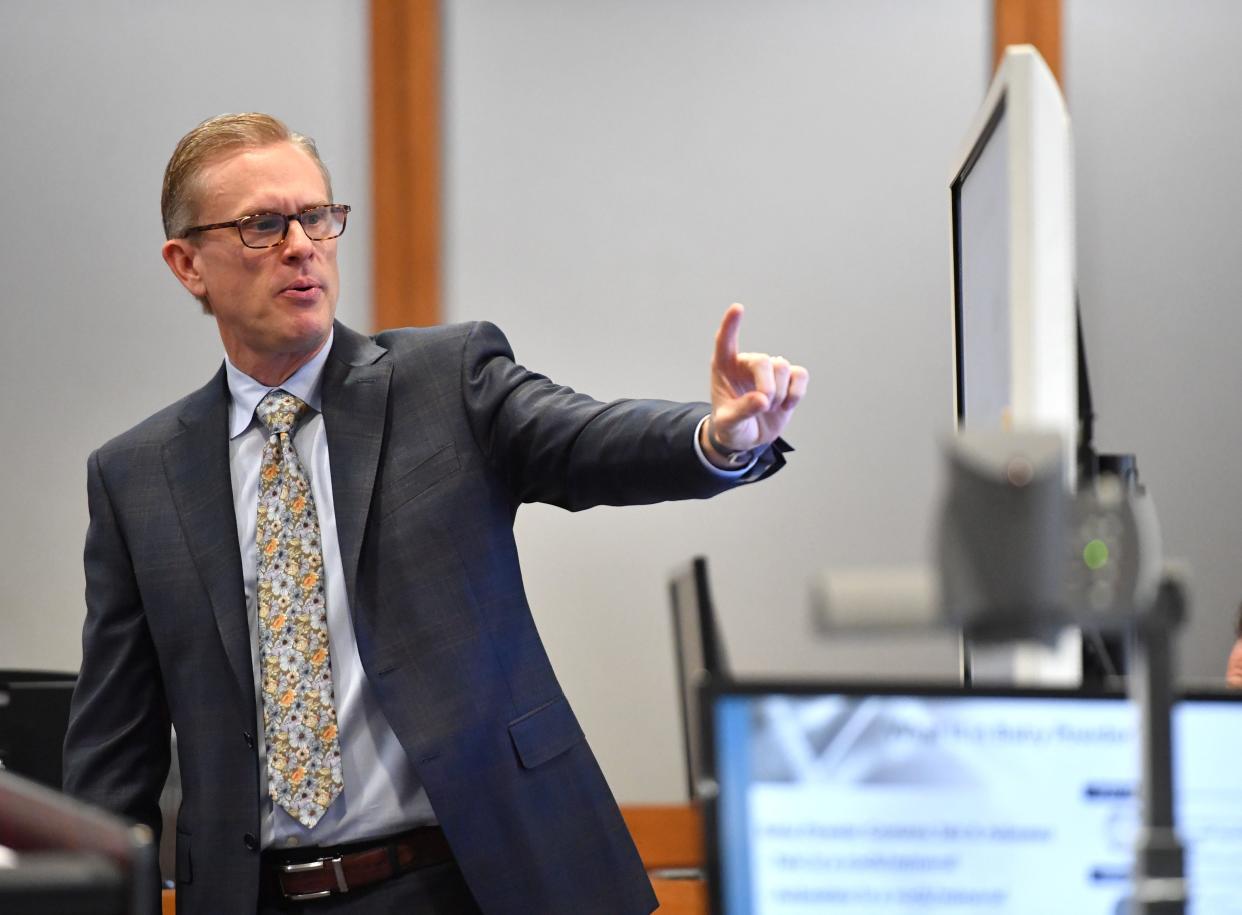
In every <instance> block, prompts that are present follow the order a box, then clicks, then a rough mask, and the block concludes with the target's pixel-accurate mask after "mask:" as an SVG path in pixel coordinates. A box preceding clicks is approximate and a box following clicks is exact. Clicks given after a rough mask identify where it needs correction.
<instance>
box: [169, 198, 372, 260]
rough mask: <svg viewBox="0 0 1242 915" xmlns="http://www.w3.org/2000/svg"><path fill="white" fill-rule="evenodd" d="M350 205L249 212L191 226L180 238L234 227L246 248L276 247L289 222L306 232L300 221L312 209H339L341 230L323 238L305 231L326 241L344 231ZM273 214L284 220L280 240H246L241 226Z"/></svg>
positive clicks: (286, 235)
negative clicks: (262, 243)
mask: <svg viewBox="0 0 1242 915" xmlns="http://www.w3.org/2000/svg"><path fill="white" fill-rule="evenodd" d="M350 209H351V208H350V206H349V204H347V203H317V204H315V205H314V206H309V207H303V208H302V209H301V210H298V212H296V213H251V214H250V215H248V216H239V217H238V218H237V219H230V220H229V221H228V222H213V223H211V224H210V225H205V226H191V227H190V228H188V229H186V230H185V231H184V232H183V233H181V237H182V238H186V237H188V236H189V235H191V234H192V233H194V232H209V231H211V230H212V229H236V230H237V237H238V238H239V239H241V243H242V244H243V245H245V246H246V247H247V248H255V249H259V250H262V249H263V248H278V247H280V246H281V245H283V244H284V243H285V239H287V238H288V237H289V223H290V222H292V221H294V220H296V221H297V223H298V224H299V225H301V226H302V231H303V232H306V225H305V223H303V222H302V217H303V216H305V215H306V214H307V213H310V212H312V211H314V210H339V211H340V212H341V231H340V232H337V233H335V234H333V235H325V236H324V237H323V238H311V234H310V233H309V232H306V237H307V238H310V239H311V241H328V240H329V239H331V238H340V237H341V235H343V234H344V233H345V225H346V223H347V222H349V211H350ZM273 216H276V217H279V218H280V219H282V220H284V229H283V230H282V231H281V233H280V241H277V242H272V244H270V245H252V244H250V243H249V242H247V241H246V236H245V235H244V234H243V233H242V226H244V225H245V224H246V223H248V222H250V221H251V220H254V219H260V218H264V217H267V218H269V219H270V218H271V217H273Z"/></svg>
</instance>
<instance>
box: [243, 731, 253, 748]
mask: <svg viewBox="0 0 1242 915" xmlns="http://www.w3.org/2000/svg"><path fill="white" fill-rule="evenodd" d="M242 737H244V738H246V746H248V747H250V749H252V750H253V749H254V735H253V734H251V733H250V732H249V731H242Z"/></svg>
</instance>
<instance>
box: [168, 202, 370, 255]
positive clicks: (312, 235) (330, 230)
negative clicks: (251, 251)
mask: <svg viewBox="0 0 1242 915" xmlns="http://www.w3.org/2000/svg"><path fill="white" fill-rule="evenodd" d="M348 216H349V207H348V206H347V205H345V204H343V203H324V204H320V205H319V206H313V207H307V208H306V209H304V210H302V211H301V212H299V213H290V214H288V215H287V216H286V215H282V214H280V213H255V214H254V215H253V216H243V217H241V218H240V219H233V220H230V221H229V222H213V223H212V224H211V225H208V226H192V227H191V228H189V229H186V230H185V233H184V234H183V235H182V236H181V237H182V238H185V237H186V236H187V235H189V234H190V233H191V232H207V231H209V230H211V229H237V234H238V235H240V236H241V241H242V244H243V245H245V246H246V247H247V248H275V247H276V246H277V245H283V244H284V243H285V237H286V236H287V235H288V234H289V221H290V220H294V219H296V220H297V221H298V222H300V223H301V224H302V231H303V232H305V233H306V237H307V238H309V239H310V240H311V241H327V240H328V239H329V238H336V237H337V236H338V235H340V234H341V233H342V232H344V231H345V220H346V218H347V217H348Z"/></svg>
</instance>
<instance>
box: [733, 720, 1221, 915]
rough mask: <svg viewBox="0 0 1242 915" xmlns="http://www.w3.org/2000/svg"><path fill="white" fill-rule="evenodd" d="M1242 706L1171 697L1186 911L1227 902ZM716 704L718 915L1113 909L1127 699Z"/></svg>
mask: <svg viewBox="0 0 1242 915" xmlns="http://www.w3.org/2000/svg"><path fill="white" fill-rule="evenodd" d="M1240 712H1242V705H1238V704H1235V703H1211V702H1205V703H1202V704H1197V705H1194V704H1191V705H1188V704H1185V703H1184V704H1182V705H1181V706H1180V707H1179V709H1178V713H1177V718H1176V721H1175V728H1176V731H1175V733H1176V736H1177V740H1178V750H1177V752H1176V753H1175V761H1176V763H1177V785H1178V799H1177V806H1178V816H1179V819H1180V823H1179V832H1180V835H1181V836H1182V839H1183V842H1184V843H1185V844H1186V846H1187V850H1188V858H1187V864H1188V876H1189V879H1190V885H1191V887H1192V890H1193V892H1194V897H1193V901H1192V904H1191V906H1190V909H1189V911H1190V912H1193V913H1196V915H1223V913H1232V912H1239V913H1242V863H1240V862H1242V781H1238V780H1237V779H1236V778H1235V777H1233V773H1234V772H1236V762H1235V761H1236V760H1238V759H1240V758H1242V753H1240V752H1239V751H1242V721H1240V719H1239V713H1240ZM721 714H722V716H723V717H724V718H725V719H731V720H724V721H720V724H721V725H722V726H721V727H720V728H719V731H718V732H719V734H720V736H721V740H722V745H721V749H722V750H725V751H726V752H728V747H729V746H730V745H731V746H732V747H733V750H734V752H733V755H731V756H725V757H718V758H721V759H724V760H726V762H724V763H722V765H721V767H720V769H721V773H720V774H721V776H722V777H721V779H720V780H721V787H722V795H721V805H722V806H721V808H720V810H721V818H722V822H723V823H724V824H725V830H726V835H727V839H726V841H725V843H724V845H723V848H724V854H725V862H724V869H723V871H724V872H723V877H724V888H725V898H726V906H727V907H726V912H728V913H730V915H732V913H740V912H753V913H757V915H786V913H787V915H805V913H810V912H833V913H867V915H884V913H907V912H944V913H950V912H952V913H997V915H999V913H1006V915H1010V913H1012V915H1018V913H1032V915H1034V913H1039V915H1046V913H1048V912H1072V913H1075V915H1092V913H1100V915H1113V913H1121V912H1123V911H1124V910H1125V899H1126V896H1127V894H1128V891H1129V883H1130V874H1131V867H1132V861H1133V850H1134V842H1135V836H1136V827H1137V823H1138V816H1139V807H1138V798H1137V795H1136V781H1137V775H1138V730H1137V725H1138V721H1137V712H1136V711H1135V709H1134V708H1133V706H1131V705H1130V704H1129V703H1127V702H1125V701H1122V700H1066V699H1056V700H1048V699H1036V698H979V699H976V698H962V697H948V698H945V697H898V696H871V697H858V696H835V697H822V696H819V697H811V698H807V697H763V698H759V699H756V698H753V697H752V698H749V699H745V698H738V699H733V700H730V703H729V704H728V705H727V706H726V707H725V708H724V709H723V710H722V712H721ZM1235 784H1237V785H1238V787H1235Z"/></svg>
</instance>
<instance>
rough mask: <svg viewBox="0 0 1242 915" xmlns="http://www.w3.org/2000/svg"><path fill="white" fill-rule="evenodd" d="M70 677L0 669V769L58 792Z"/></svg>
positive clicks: (74, 676) (71, 685) (71, 678)
mask: <svg viewBox="0 0 1242 915" xmlns="http://www.w3.org/2000/svg"><path fill="white" fill-rule="evenodd" d="M76 681H77V676H76V675H74V674H65V673H53V672H50V671H29V670H22V671H18V670H0V769H7V770H9V771H10V772H15V773H17V774H18V775H23V776H25V777H27V778H30V779H33V780H34V781H36V782H38V783H40V784H42V785H46V786H47V787H49V788H54V789H55V790H57V791H59V790H60V785H61V756H62V751H63V746H64V743H65V730H66V728H67V727H68V726H69V702H70V700H71V699H72V697H73V687H74V684H75V682H76Z"/></svg>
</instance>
